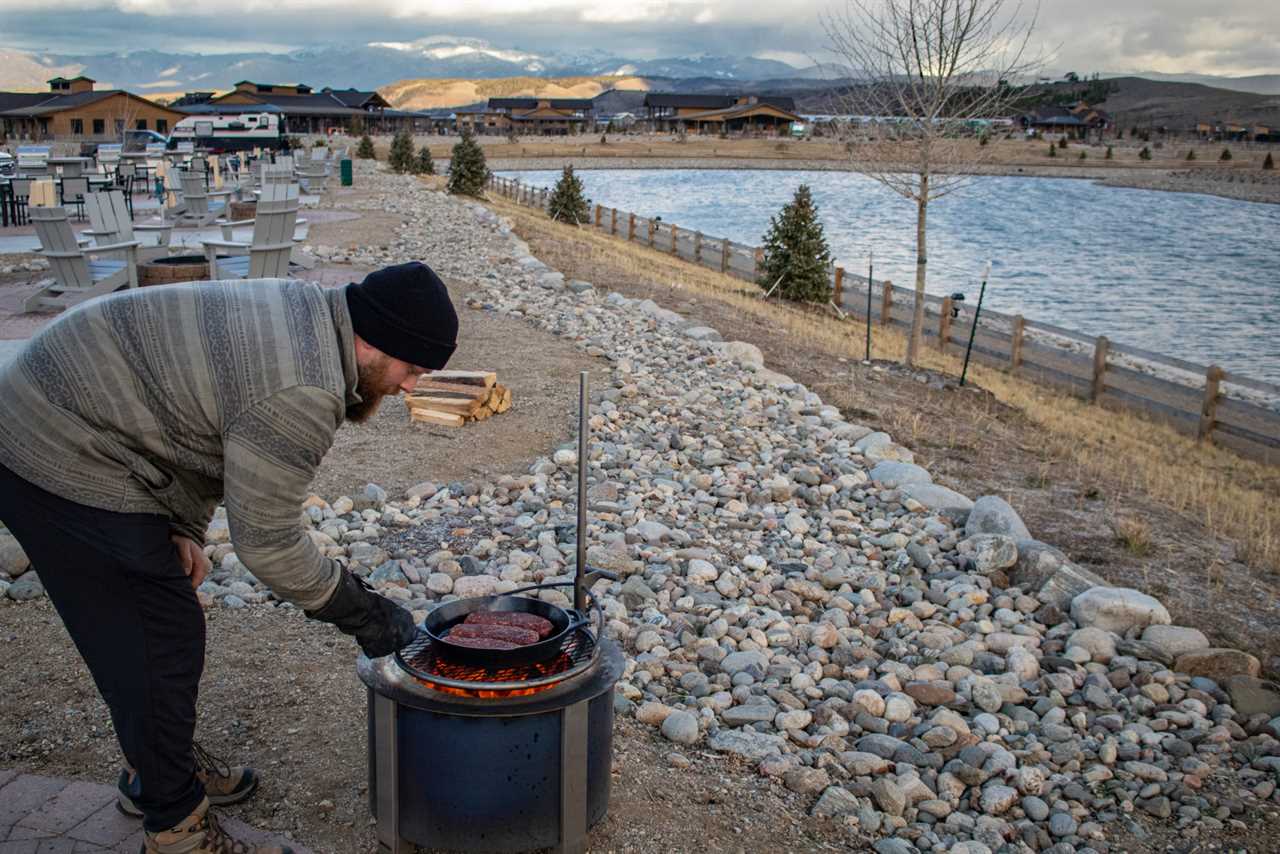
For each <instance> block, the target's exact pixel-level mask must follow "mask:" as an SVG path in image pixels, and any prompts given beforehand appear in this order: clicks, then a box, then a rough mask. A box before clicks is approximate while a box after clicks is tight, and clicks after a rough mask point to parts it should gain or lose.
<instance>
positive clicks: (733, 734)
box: [707, 729, 785, 762]
mask: <svg viewBox="0 0 1280 854" xmlns="http://www.w3.org/2000/svg"><path fill="white" fill-rule="evenodd" d="M783 744H785V742H784V741H783V739H782V738H781V736H776V735H771V734H769V733H764V732H756V731H755V730H753V729H722V730H720V731H719V732H718V733H716V734H715V735H713V736H712V737H711V738H710V740H708V741H707V746H709V747H710V748H711V749H712V750H716V751H719V752H721V753H729V754H731V755H733V756H737V757H738V758H740V759H746V760H747V761H749V762H759V761H760V760H761V759H764V758H765V757H766V756H771V755H773V754H775V753H781V752H782V746H783Z"/></svg>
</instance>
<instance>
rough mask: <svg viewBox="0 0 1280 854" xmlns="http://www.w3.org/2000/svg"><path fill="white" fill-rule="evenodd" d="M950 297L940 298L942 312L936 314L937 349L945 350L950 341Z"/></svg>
mask: <svg viewBox="0 0 1280 854" xmlns="http://www.w3.org/2000/svg"><path fill="white" fill-rule="evenodd" d="M951 306H952V302H951V297H943V298H942V313H941V314H939V315H938V349H939V350H941V351H942V352H944V353H945V352H947V345H949V344H950V343H951Z"/></svg>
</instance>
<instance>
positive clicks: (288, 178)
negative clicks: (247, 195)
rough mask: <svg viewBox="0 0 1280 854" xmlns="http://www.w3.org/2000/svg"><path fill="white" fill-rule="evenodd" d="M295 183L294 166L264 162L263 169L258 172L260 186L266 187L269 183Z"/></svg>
mask: <svg viewBox="0 0 1280 854" xmlns="http://www.w3.org/2000/svg"><path fill="white" fill-rule="evenodd" d="M292 183H293V167H292V166H282V165H279V164H276V163H265V162H264V163H263V164H262V168H261V170H260V171H259V172H258V186H259V187H266V186H267V185H268V184H292Z"/></svg>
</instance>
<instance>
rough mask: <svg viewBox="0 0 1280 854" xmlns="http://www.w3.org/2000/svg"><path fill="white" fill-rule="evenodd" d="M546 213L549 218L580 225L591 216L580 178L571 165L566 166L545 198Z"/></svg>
mask: <svg viewBox="0 0 1280 854" xmlns="http://www.w3.org/2000/svg"><path fill="white" fill-rule="evenodd" d="M547 213H548V214H550V215H551V218H552V219H554V220H558V221H560V222H567V223H569V224H570V225H582V224H583V223H584V222H588V221H589V220H590V217H591V210H590V205H589V203H588V202H587V198H586V196H585V195H583V188H582V179H580V178H579V177H578V176H577V175H574V174H573V167H572V166H566V167H564V171H563V172H562V173H561V174H560V180H559V181H557V182H556V186H555V189H554V190H552V191H551V198H550V199H548V200H547Z"/></svg>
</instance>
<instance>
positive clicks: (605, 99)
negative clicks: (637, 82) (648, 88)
mask: <svg viewBox="0 0 1280 854" xmlns="http://www.w3.org/2000/svg"><path fill="white" fill-rule="evenodd" d="M648 94H649V93H648V92H643V91H640V90H633V89H606V90H604V91H603V92H601V93H600V94H599V95H596V96H595V97H594V98H592V99H591V101H592V103H593V104H594V105H595V112H596V113H597V114H602V115H613V114H616V113H638V112H639V111H640V109H641V108H642V107H644V99H645V97H646V96H647V95H648Z"/></svg>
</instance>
